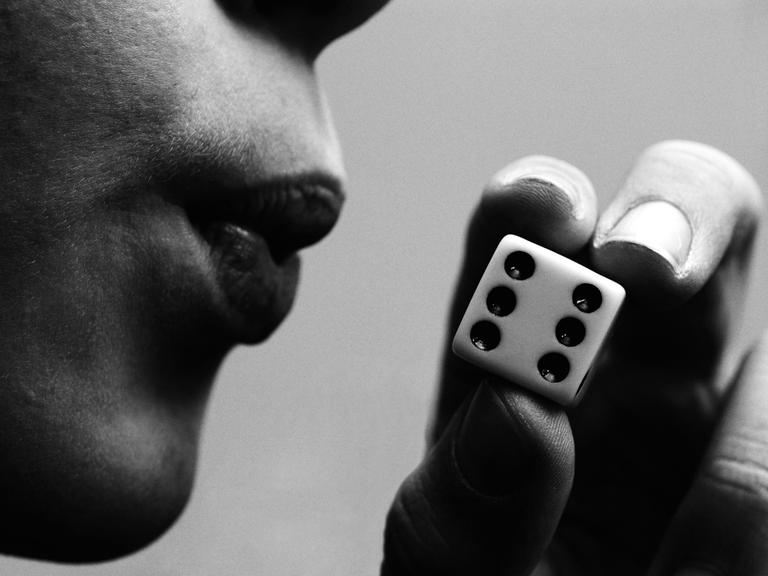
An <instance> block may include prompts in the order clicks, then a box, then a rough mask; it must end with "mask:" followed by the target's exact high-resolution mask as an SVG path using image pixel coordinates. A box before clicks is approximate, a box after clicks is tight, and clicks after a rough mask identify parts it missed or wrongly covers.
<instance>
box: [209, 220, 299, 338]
mask: <svg viewBox="0 0 768 576" xmlns="http://www.w3.org/2000/svg"><path fill="white" fill-rule="evenodd" d="M205 240H206V243H207V244H208V247H209V250H210V258H211V264H212V267H213V274H214V276H215V279H214V282H215V284H216V292H217V293H218V296H219V298H218V299H219V300H221V302H220V305H221V307H222V308H223V309H224V311H225V316H226V324H227V328H228V330H230V331H231V332H232V337H233V338H234V339H235V340H237V341H239V342H243V343H256V342H260V341H262V340H264V339H266V338H267V337H268V336H269V335H270V334H271V333H272V332H273V331H274V330H275V329H276V328H277V327H278V325H279V324H280V323H281V322H282V321H283V319H284V318H285V317H286V315H287V314H288V312H289V311H290V309H291V306H292V305H293V301H294V297H295V295H296V288H297V286H298V281H299V269H300V261H299V257H298V255H297V254H291V255H289V256H288V257H285V258H283V259H281V260H279V261H275V259H274V257H273V255H272V253H271V252H270V248H269V245H268V244H267V242H266V241H265V240H264V238H262V237H261V236H259V235H258V234H257V233H254V232H252V231H250V230H246V229H244V228H241V227H240V226H237V225H236V224H232V223H230V222H214V223H212V224H211V225H210V226H209V227H208V229H207V230H206V231H205Z"/></svg>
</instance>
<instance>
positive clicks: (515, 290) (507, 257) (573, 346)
mask: <svg viewBox="0 0 768 576" xmlns="http://www.w3.org/2000/svg"><path fill="white" fill-rule="evenodd" d="M624 296H625V293H624V289H623V288H622V287H621V286H620V285H619V284H617V283H616V282H614V281H613V280H610V279H608V278H605V277H604V276H601V275H599V274H597V273H596V272H594V271H592V270H590V269H589V268H586V267H584V266H582V265H581V264H578V263H576V262H574V261H572V260H569V259H568V258H566V257H565V256H562V255H560V254H557V253H556V252H552V251H551V250H548V249H546V248H543V247H541V246H538V245H536V244H534V243H533V242H529V241H528V240H525V239H523V238H520V237H518V236H514V235H511V234H510V235H507V236H505V237H504V238H502V240H501V242H500V243H499V245H498V247H497V248H496V251H495V252H494V254H493V256H492V257H491V260H490V262H489V264H488V267H487V268H486V270H485V272H484V274H483V276H482V278H481V279H480V282H479V284H478V286H477V289H476V290H475V293H474V294H473V296H472V299H471V300H470V302H469V306H468V307H467V311H466V312H465V313H464V317H463V318H462V320H461V323H460V324H459V328H458V330H457V331H456V335H455V336H454V339H453V350H454V352H455V353H456V354H457V355H458V356H460V357H461V358H463V359H464V360H467V361H468V362H471V363H472V364H475V365H476V366H479V367H480V368H483V369H484V370H487V371H488V372H491V373H493V374H496V375H498V376H501V377H502V378H504V379H506V380H509V381H511V382H513V383H515V384H518V385H520V386H523V387H525V388H528V389H529V390H532V391H534V392H537V393H539V394H541V395H542V396H545V397H547V398H550V399H552V400H554V401H555V402H558V403H560V404H563V405H569V404H574V403H575V402H577V401H578V400H579V399H580V398H581V396H582V395H583V394H584V391H585V389H586V386H585V383H586V381H587V376H588V373H589V369H590V367H591V366H592V363H593V362H594V360H595V358H596V357H597V355H598V353H599V351H600V349H601V347H602V345H603V342H604V341H605V339H606V337H607V335H608V333H609V331H610V328H611V325H612V324H613V321H614V319H615V318H616V316H617V314H618V312H619V309H620V308H621V304H622V302H623V300H624Z"/></svg>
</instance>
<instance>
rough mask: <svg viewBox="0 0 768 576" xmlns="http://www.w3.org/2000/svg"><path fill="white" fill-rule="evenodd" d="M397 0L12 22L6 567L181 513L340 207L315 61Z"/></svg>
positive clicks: (184, 0)
mask: <svg viewBox="0 0 768 576" xmlns="http://www.w3.org/2000/svg"><path fill="white" fill-rule="evenodd" d="M382 4H384V1H383V0H358V1H356V0H328V1H324V2H323V1H321V2H306V1H303V0H297V1H296V2H291V1H286V2H273V1H269V2H259V1H258V0H256V1H254V2H246V1H244V0H231V2H230V1H228V0H220V1H218V2H217V1H214V0H205V1H202V0H135V1H132V2H112V1H108V0H70V1H68V2H59V1H58V0H36V1H34V2H30V1H22V0H10V2H6V3H5V5H4V6H3V8H1V9H0V27H2V30H3V32H2V34H1V35H0V165H1V168H2V184H3V187H2V192H1V194H0V229H1V230H2V231H3V242H2V244H1V245H0V379H1V383H2V384H1V386H0V394H1V395H2V399H1V401H0V466H2V470H3V474H2V475H0V507H2V509H3V519H2V521H1V522H0V552H1V553H9V554H20V555H25V556H31V557H37V558H45V559H54V560H63V561H91V560H100V559H107V558H111V557H115V556H119V555H122V554H125V553H129V552H131V551H133V550H135V549H137V548H139V547H141V546H143V545H145V544H146V543H148V542H150V541H151V540H152V539H154V538H155V537H157V536H158V535H159V534H160V533H162V532H163V531H164V530H165V529H166V528H167V527H168V526H169V525H170V524H171V523H172V522H173V521H174V519H175V518H176V517H177V516H178V514H179V513H180V511H181V510H182V508H183V507H184V504H185V503H186V501H187V499H188V497H189V493H190V490H191V485H192V481H193V476H194V468H195V457H196V451H197V439H198V433H199V429H200V423H201V418H202V414H203V412H204V408H205V402H206V397H207V395H208V391H209V387H210V384H211V382H212V379H213V376H214V374H215V372H216V370H217V368H218V366H219V364H220V362H221V360H222V358H223V357H224V355H225V354H226V352H227V351H228V350H229V349H230V348H231V346H232V345H233V344H235V343H237V342H248V343H253V342H259V341H261V340H263V339H264V338H266V337H267V336H268V335H269V334H270V333H271V332H272V331H273V330H274V329H275V328H276V327H277V325H278V324H279V323H280V321H281V320H282V319H283V318H284V316H285V315H286V314H287V312H288V311H289V309H290V307H291V303H292V301H293V297H294V292H295V289H296V283H297V281H298V275H299V260H298V256H297V252H298V251H299V250H300V249H301V248H302V247H304V246H307V245H309V244H311V243H314V242H316V241H318V240H319V239H321V238H322V237H323V236H324V235H325V234H327V233H328V232H329V231H330V229H331V227H332V226H333V224H334V222H335V221H336V218H337V217H338V215H339V210H340V209H341V205H342V202H343V190H342V179H343V170H342V165H341V160H340V154H339V149H338V146H337V142H336V139H335V135H334V132H333V127H332V126H331V124H330V121H329V118H328V114H327V110H326V105H325V102H324V100H323V97H322V94H321V92H320V91H319V89H318V86H317V84H316V80H315V76H314V73H313V62H314V60H315V58H316V57H317V55H318V53H319V52H320V51H321V50H322V48H323V47H324V46H326V45H327V44H328V43H329V42H330V41H332V40H333V39H334V38H336V37H338V36H339V35H341V34H343V33H344V32H346V31H348V30H350V29H352V28H354V27H355V26H357V25H358V24H360V23H361V22H363V21H364V20H366V19H367V18H368V17H369V16H370V15H371V14H372V13H373V12H375V11H376V10H377V9H378V8H379V7H380V6H381V5H382Z"/></svg>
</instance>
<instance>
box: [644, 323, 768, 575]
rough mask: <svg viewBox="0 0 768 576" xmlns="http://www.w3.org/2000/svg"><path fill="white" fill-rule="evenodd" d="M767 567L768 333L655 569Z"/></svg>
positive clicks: (759, 570) (703, 571)
mask: <svg viewBox="0 0 768 576" xmlns="http://www.w3.org/2000/svg"><path fill="white" fill-rule="evenodd" d="M766 566H768V335H766V336H764V337H763V339H762V341H761V342H760V343H759V344H758V345H757V346H756V347H755V348H754V349H753V351H752V353H751V354H750V355H749V357H748V358H747V360H746V361H745V363H744V364H743V366H742V369H741V371H740V373H739V377H738V380H737V381H736V384H735V388H734V389H733V390H732V391H731V398H730V399H729V401H728V404H727V405H726V407H725V410H724V412H723V417H722V420H721V424H720V426H719V428H718V430H717V431H716V433H715V437H714V441H713V443H712V445H711V447H710V450H709V452H708V454H707V456H706V457H705V460H704V462H703V465H702V468H701V470H700V471H699V474H698V476H697V477H696V479H695V480H694V483H693V485H692V487H691V490H690V491H689V492H688V494H687V495H686V497H685V499H684V500H683V503H682V505H681V507H680V508H679V510H678V512H677V514H676V515H675V518H674V519H673V521H672V524H671V525H670V528H669V530H668V532H667V535H666V537H665V539H664V542H663V545H662V548H661V553H660V554H659V556H658V558H657V560H656V562H655V563H654V569H653V571H652V574H654V575H657V576H662V575H663V576H666V575H670V576H709V575H719V574H728V575H729V576H753V575H755V576H756V575H758V574H765V573H766V572H765V571H766Z"/></svg>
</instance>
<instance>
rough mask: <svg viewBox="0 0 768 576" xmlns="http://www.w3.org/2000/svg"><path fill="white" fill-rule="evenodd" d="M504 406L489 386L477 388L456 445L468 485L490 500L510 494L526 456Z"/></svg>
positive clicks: (457, 456) (460, 467) (460, 464)
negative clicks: (492, 497) (493, 497)
mask: <svg viewBox="0 0 768 576" xmlns="http://www.w3.org/2000/svg"><path fill="white" fill-rule="evenodd" d="M512 418H513V417H512V415H510V414H509V412H508V410H507V408H506V406H505V404H504V402H503V401H502V399H501V397H500V396H499V395H498V394H497V393H496V391H495V390H494V389H493V388H492V387H491V386H490V385H489V384H487V383H483V384H481V385H480V387H479V388H478V390H477V392H476V393H475V396H474V398H473V399H472V401H471V403H470V405H469V409H468V410H467V413H466V415H465V417H464V422H463V423H462V426H461V429H460V430H459V435H458V438H457V441H456V459H457V461H458V466H459V469H460V470H461V473H462V475H463V476H464V479H465V480H466V481H467V483H468V484H469V485H470V486H471V487H472V488H473V489H475V490H477V491H478V492H481V493H482V494H485V495H487V496H504V495H507V494H509V493H510V492H511V490H512V489H513V487H514V485H515V480H516V479H518V478H519V477H520V474H521V472H522V462H523V460H524V452H523V450H521V443H520V440H519V438H518V436H519V435H518V433H517V431H516V430H515V423H514V421H513V419H512Z"/></svg>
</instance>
